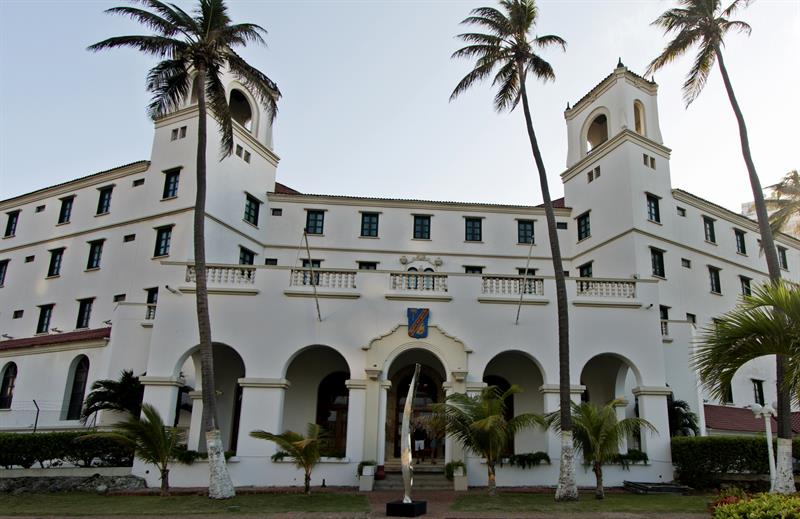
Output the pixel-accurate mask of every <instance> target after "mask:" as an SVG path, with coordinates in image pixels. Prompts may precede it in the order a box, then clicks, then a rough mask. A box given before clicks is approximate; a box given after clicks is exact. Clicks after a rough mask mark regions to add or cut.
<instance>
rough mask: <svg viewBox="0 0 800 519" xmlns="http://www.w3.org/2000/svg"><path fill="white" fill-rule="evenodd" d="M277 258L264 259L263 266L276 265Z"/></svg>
mask: <svg viewBox="0 0 800 519" xmlns="http://www.w3.org/2000/svg"><path fill="white" fill-rule="evenodd" d="M277 264H278V258H264V265H273V266H274V265H277Z"/></svg>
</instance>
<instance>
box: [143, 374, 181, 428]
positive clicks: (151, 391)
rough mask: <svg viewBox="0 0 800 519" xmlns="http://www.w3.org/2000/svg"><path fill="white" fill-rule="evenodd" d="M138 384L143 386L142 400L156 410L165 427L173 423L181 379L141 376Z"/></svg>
mask: <svg viewBox="0 0 800 519" xmlns="http://www.w3.org/2000/svg"><path fill="white" fill-rule="evenodd" d="M139 382H141V383H142V385H143V386H144V399H143V400H142V401H143V402H145V403H148V404H150V405H152V406H153V407H155V408H156V410H157V411H158V412H159V413H160V414H161V418H162V419H163V420H164V423H165V424H166V425H172V424H173V423H175V408H176V407H177V403H178V388H179V387H181V386H183V379H180V378H178V377H151V376H141V377H139Z"/></svg>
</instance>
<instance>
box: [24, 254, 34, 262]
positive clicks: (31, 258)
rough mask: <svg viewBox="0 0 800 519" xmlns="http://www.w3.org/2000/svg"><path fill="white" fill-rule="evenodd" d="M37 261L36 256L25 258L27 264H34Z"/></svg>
mask: <svg viewBox="0 0 800 519" xmlns="http://www.w3.org/2000/svg"><path fill="white" fill-rule="evenodd" d="M35 259H36V256H35V255H31V256H25V263H33V260H35Z"/></svg>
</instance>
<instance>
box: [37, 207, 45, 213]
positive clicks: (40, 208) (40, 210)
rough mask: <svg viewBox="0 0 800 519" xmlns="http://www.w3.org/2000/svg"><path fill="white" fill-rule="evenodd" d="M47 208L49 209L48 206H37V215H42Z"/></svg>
mask: <svg viewBox="0 0 800 519" xmlns="http://www.w3.org/2000/svg"><path fill="white" fill-rule="evenodd" d="M45 207H47V206H44V205H37V206H36V212H37V213H41V212H43V211H44V209H45Z"/></svg>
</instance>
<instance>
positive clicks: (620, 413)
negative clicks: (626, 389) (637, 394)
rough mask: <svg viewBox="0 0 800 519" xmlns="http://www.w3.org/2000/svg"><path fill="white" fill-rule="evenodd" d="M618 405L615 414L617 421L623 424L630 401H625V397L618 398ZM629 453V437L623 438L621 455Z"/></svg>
mask: <svg viewBox="0 0 800 519" xmlns="http://www.w3.org/2000/svg"><path fill="white" fill-rule="evenodd" d="M615 400H617V403H616V404H615V405H614V413H615V414H616V416H617V421H618V422H621V421H622V420H624V419H625V411H626V409H627V407H628V401H627V400H626V399H625V397H624V396H618V397H616V398H615ZM627 452H628V437H627V436H623V437H622V438H621V440H620V443H619V453H620V454H625V453H627Z"/></svg>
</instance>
